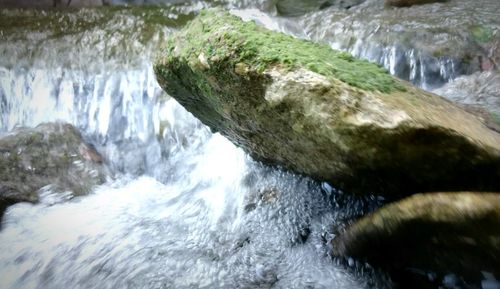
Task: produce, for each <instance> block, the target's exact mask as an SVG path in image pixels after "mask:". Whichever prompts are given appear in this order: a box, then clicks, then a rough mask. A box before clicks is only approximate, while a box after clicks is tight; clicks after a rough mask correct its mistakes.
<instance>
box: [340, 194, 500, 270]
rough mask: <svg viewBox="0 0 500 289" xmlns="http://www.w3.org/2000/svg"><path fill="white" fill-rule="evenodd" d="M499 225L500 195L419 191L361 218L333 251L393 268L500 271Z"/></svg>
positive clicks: (343, 235)
mask: <svg viewBox="0 0 500 289" xmlns="http://www.w3.org/2000/svg"><path fill="white" fill-rule="evenodd" d="M499 228H500V193H474V192H457V193H452V192H450V193H428V194H417V195H413V196H411V197H409V198H407V199H404V200H401V201H399V202H396V203H392V204H389V205H387V206H384V207H382V208H381V209H379V210H377V211H375V212H374V213H372V214H370V215H367V216H365V217H363V218H361V219H360V220H358V221H356V222H355V223H354V224H353V225H352V226H351V227H350V228H348V229H347V231H346V232H344V233H343V234H341V235H340V236H338V237H337V238H335V239H334V241H333V248H334V249H333V250H334V254H335V255H338V256H350V257H356V258H359V259H364V260H368V261H369V262H370V263H371V264H372V265H378V266H381V267H384V268H386V269H389V270H391V271H394V270H396V271H401V270H407V269H409V268H414V269H415V268H417V269H420V270H424V271H425V270H432V271H434V272H437V273H441V274H449V273H450V272H454V273H458V274H461V275H463V276H466V277H468V278H477V277H480V276H481V271H486V272H490V273H495V274H499V273H500V230H499ZM497 276H498V275H497Z"/></svg>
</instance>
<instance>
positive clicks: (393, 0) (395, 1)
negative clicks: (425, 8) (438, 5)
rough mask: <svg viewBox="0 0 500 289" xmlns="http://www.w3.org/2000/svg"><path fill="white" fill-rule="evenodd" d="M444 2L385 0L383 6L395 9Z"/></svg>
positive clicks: (442, 0) (435, 0)
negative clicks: (394, 7)
mask: <svg viewBox="0 0 500 289" xmlns="http://www.w3.org/2000/svg"><path fill="white" fill-rule="evenodd" d="M445 1H446V0H385V4H387V5H391V6H396V7H404V6H412V5H422V4H428V3H435V2H445Z"/></svg>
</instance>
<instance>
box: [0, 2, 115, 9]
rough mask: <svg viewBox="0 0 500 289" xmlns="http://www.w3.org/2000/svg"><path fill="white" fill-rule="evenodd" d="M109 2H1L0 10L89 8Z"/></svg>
mask: <svg viewBox="0 0 500 289" xmlns="http://www.w3.org/2000/svg"><path fill="white" fill-rule="evenodd" d="M110 2H111V0H2V1H1V2H0V8H47V7H58V8H59V7H89V6H102V5H108V4H110Z"/></svg>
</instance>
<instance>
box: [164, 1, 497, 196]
mask: <svg viewBox="0 0 500 289" xmlns="http://www.w3.org/2000/svg"><path fill="white" fill-rule="evenodd" d="M268 41H269V42H268ZM256 47H258V48H259V49H257V48H256ZM324 59H329V60H330V61H331V62H326V61H324ZM155 71H156V74H157V77H158V80H159V83H160V85H161V86H162V87H163V89H164V90H166V91H167V92H168V93H169V94H170V95H172V96H173V97H174V98H176V99H177V100H178V101H179V102H180V103H181V104H182V105H183V106H185V107H186V108H187V109H188V110H189V111H190V112H192V113H193V114H194V115H195V116H196V117H198V118H199V119H200V120H201V121H202V122H204V123H205V124H206V125H208V126H210V127H211V128H212V130H214V131H218V132H221V133H222V134H223V135H225V136H226V137H227V138H228V139H230V140H231V141H232V142H234V143H235V144H237V145H239V146H241V147H243V148H244V149H245V150H246V151H247V152H249V153H250V154H252V155H253V156H254V157H255V158H257V159H260V160H264V161H266V162H267V163H273V164H279V165H282V166H284V167H286V168H289V169H292V170H294V171H297V172H300V173H304V174H307V175H310V176H313V177H315V178H317V179H320V180H326V181H330V182H332V183H333V184H334V185H335V186H337V187H340V188H342V189H344V190H345V191H347V192H354V193H377V194H383V195H386V196H388V197H389V198H398V197H401V196H400V195H399V194H401V192H404V194H412V193H416V192H421V191H432V190H496V189H500V188H498V187H499V186H500V184H499V183H498V179H499V178H500V135H499V134H498V133H496V132H494V131H492V130H490V129H488V128H487V127H486V126H485V125H484V124H483V123H482V122H481V120H479V119H478V118H476V117H474V116H473V115H471V114H469V113H467V112H465V111H464V110H462V109H460V108H458V107H456V106H455V105H453V104H452V103H450V102H449V101H447V100H445V99H443V98H441V97H439V96H436V95H433V94H431V93H427V92H424V91H422V90H419V89H417V88H414V87H412V86H410V85H408V84H407V83H405V82H402V81H399V80H397V79H395V78H393V77H391V76H389V74H387V73H386V72H385V71H383V70H382V69H380V68H378V67H376V66H375V65H372V64H369V63H367V62H364V61H360V60H356V59H354V58H353V57H352V56H350V55H347V54H345V53H340V52H335V51H333V50H330V49H329V48H328V47H325V46H321V45H317V44H313V43H310V42H306V41H302V40H297V39H294V38H293V37H289V36H285V35H282V34H278V33H274V32H270V31H268V30H265V29H263V28H260V27H258V26H256V25H255V24H253V23H243V22H242V21H241V20H239V19H238V18H237V17H235V16H230V15H229V14H227V13H224V12H220V11H210V12H206V13H205V14H203V15H202V16H201V17H199V18H197V19H196V20H195V21H193V22H192V23H191V24H190V25H188V27H187V28H185V29H184V30H183V31H182V32H180V34H178V35H177V36H176V37H174V38H172V39H171V41H170V42H169V43H168V45H167V46H166V48H165V49H164V51H163V55H162V56H161V57H160V58H159V60H158V61H157V63H156V67H155ZM351 73H352V74H351ZM450 168H454V169H453V170H450Z"/></svg>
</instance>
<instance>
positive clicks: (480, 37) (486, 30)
mask: <svg viewBox="0 0 500 289" xmlns="http://www.w3.org/2000/svg"><path fill="white" fill-rule="evenodd" d="M470 32H471V34H472V36H473V37H474V39H475V40H476V41H477V42H479V43H487V42H489V41H490V40H491V38H492V37H493V30H492V29H491V28H490V27H487V26H483V25H473V26H471V27H470Z"/></svg>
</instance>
